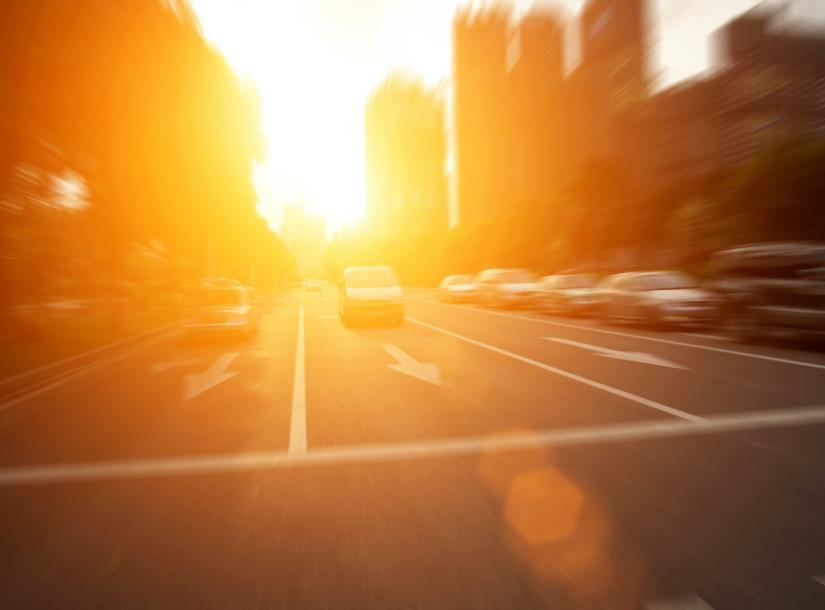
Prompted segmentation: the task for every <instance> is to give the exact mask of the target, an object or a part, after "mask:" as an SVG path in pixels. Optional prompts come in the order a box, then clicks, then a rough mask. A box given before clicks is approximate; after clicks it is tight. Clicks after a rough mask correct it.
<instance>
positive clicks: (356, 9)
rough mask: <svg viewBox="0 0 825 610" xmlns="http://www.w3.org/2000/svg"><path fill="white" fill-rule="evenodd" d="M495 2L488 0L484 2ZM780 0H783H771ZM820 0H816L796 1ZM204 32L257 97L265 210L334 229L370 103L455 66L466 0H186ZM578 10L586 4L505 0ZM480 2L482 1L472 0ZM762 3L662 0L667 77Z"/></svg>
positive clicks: (355, 169) (356, 173)
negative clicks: (320, 220) (300, 209)
mask: <svg viewBox="0 0 825 610" xmlns="http://www.w3.org/2000/svg"><path fill="white" fill-rule="evenodd" d="M489 1H490V0H487V2H489ZM774 1H778V0H774ZM797 1H799V2H802V3H804V2H806V1H807V2H816V1H817V0H797ZM191 2H192V5H193V7H194V9H195V11H196V12H197V14H198V17H199V19H200V22H201V26H202V28H203V30H204V33H205V35H206V37H207V38H208V39H209V40H210V41H211V42H212V44H214V45H215V46H217V47H218V48H219V49H220V50H221V52H222V53H223V54H224V55H225V56H226V58H227V60H228V61H229V62H230V64H231V65H232V66H233V68H234V69H235V70H236V71H237V72H238V73H239V74H240V75H241V76H242V77H243V78H245V79H249V80H251V81H252V82H253V84H254V86H255V87H256V88H257V89H258V91H259V93H260V96H261V106H262V114H263V117H262V120H263V129H264V132H265V136H266V138H267V157H266V161H265V162H264V163H263V164H262V165H261V166H260V167H259V168H258V169H257V171H256V176H255V180H256V184H257V187H258V192H259V199H260V202H259V209H260V211H261V214H262V215H263V216H264V217H266V218H267V219H268V220H270V223H271V224H272V225H273V226H275V227H277V226H278V224H279V221H280V212H281V209H282V205H283V204H284V203H287V202H296V201H303V202H304V205H305V207H306V209H307V210H308V211H309V212H311V213H316V214H322V215H324V216H325V217H326V219H327V223H328V226H329V227H331V228H332V229H337V228H340V227H341V226H343V225H346V224H352V223H355V222H357V220H358V219H359V218H360V217H362V216H363V213H364V205H365V194H364V142H363V115H364V106H365V103H366V101H367V98H368V97H369V94H370V92H371V91H372V90H373V89H374V88H375V87H376V86H377V85H378V84H379V83H380V82H381V80H382V79H383V78H384V77H385V76H387V74H388V73H390V72H392V71H394V70H397V69H403V70H407V71H412V72H414V73H416V74H418V75H419V76H420V77H421V78H422V79H423V80H424V81H425V82H427V83H428V84H431V85H436V84H438V83H439V82H442V81H444V80H445V79H446V78H447V77H448V75H449V70H450V57H451V50H450V28H451V20H452V16H453V14H454V12H455V9H456V7H457V6H458V5H459V4H465V3H466V2H464V1H462V0H191ZM500 3H502V4H509V5H511V6H512V7H513V8H514V11H515V12H516V13H519V12H524V11H526V10H528V9H529V8H530V6H531V5H533V6H554V7H558V8H561V9H562V10H565V11H570V12H575V11H577V10H578V9H579V8H580V7H581V5H582V3H583V0H536V1H535V2H530V1H529V0H502V1H501V2H500ZM476 4H478V2H476ZM754 4H755V0H655V2H654V36H655V38H656V39H658V43H657V44H656V45H655V47H654V53H655V55H654V57H655V61H656V64H655V69H656V71H657V75H658V77H659V82H660V84H666V83H672V82H676V81H678V80H680V79H682V78H685V77H687V76H690V75H691V74H695V73H696V72H699V71H701V70H703V69H705V68H706V67H707V66H708V64H709V61H710V58H709V54H708V51H707V47H708V44H707V36H708V34H709V33H710V32H712V31H713V30H715V29H716V28H718V27H719V26H720V25H722V24H723V23H725V22H726V21H727V20H728V19H730V18H731V17H732V16H734V15H737V14H739V13H741V12H743V11H745V10H747V9H748V8H750V7H751V6H753V5H754Z"/></svg>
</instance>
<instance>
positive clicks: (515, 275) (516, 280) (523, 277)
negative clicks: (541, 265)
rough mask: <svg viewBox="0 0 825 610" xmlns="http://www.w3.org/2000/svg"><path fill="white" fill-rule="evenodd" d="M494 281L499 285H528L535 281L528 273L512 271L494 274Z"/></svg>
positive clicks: (533, 276) (534, 277)
mask: <svg viewBox="0 0 825 610" xmlns="http://www.w3.org/2000/svg"><path fill="white" fill-rule="evenodd" d="M495 281H496V282H498V283H499V284H529V283H531V282H535V281H536V276H535V275H533V274H532V273H530V272H529V271H524V270H520V269H514V270H512V271H500V272H499V273H497V274H496V276H495Z"/></svg>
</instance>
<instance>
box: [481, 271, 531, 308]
mask: <svg viewBox="0 0 825 610" xmlns="http://www.w3.org/2000/svg"><path fill="white" fill-rule="evenodd" d="M476 290H477V294H478V301H479V302H480V303H482V304H484V305H487V306H489V307H532V306H533V305H534V304H535V303H536V297H537V296H538V294H539V293H538V284H537V283H536V276H535V274H534V273H533V272H532V271H530V270H528V269H485V270H484V271H482V272H481V273H479V274H478V276H477V277H476Z"/></svg>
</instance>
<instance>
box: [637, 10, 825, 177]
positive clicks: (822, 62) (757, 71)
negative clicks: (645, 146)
mask: <svg viewBox="0 0 825 610" xmlns="http://www.w3.org/2000/svg"><path fill="white" fill-rule="evenodd" d="M781 16H782V13H781V11H780V10H777V9H768V8H764V7H763V8H759V9H755V10H752V11H750V12H748V13H745V14H744V15H742V16H740V17H738V18H736V19H734V20H732V21H731V22H729V23H727V24H726V25H724V26H723V27H722V28H720V29H719V30H718V31H717V32H715V34H714V37H713V43H714V46H715V49H716V50H717V57H716V62H717V65H716V67H715V69H714V70H713V71H712V72H711V73H709V74H707V75H702V76H700V77H697V78H695V79H692V80H690V81H687V82H685V83H680V84H678V85H676V86H674V87H671V88H669V89H666V90H664V91H662V92H659V93H658V94H657V95H655V96H653V97H652V98H651V100H650V107H651V109H652V112H651V114H650V117H649V124H648V132H649V140H650V143H651V146H650V158H651V169H652V175H653V176H654V177H655V178H656V179H657V180H658V181H660V182H669V181H677V180H682V179H690V178H693V177H698V176H701V175H703V174H708V173H711V172H714V171H719V170H722V171H724V170H726V169H729V168H733V167H736V166H737V165H740V164H741V163H743V162H745V161H747V160H748V159H750V158H752V157H753V156H754V155H756V154H757V153H758V152H759V151H760V150H762V149H763V148H764V147H766V146H767V145H769V144H770V143H771V142H774V141H776V140H777V139H780V138H783V137H789V136H795V135H803V134H807V135H819V136H825V33H817V32H812V31H804V30H800V29H798V28H794V27H793V26H789V25H788V24H787V23H783V22H782V21H781V19H780V17H781Z"/></svg>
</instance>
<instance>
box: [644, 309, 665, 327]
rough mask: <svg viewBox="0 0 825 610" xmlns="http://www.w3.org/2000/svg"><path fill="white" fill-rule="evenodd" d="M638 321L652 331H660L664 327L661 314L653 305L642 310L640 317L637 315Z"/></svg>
mask: <svg viewBox="0 0 825 610" xmlns="http://www.w3.org/2000/svg"><path fill="white" fill-rule="evenodd" d="M638 320H639V322H641V323H642V324H644V325H645V326H646V327H647V328H650V329H653V330H661V329H662V328H663V327H664V320H662V312H661V311H660V310H659V308H658V307H656V306H655V305H648V306H647V307H645V308H643V309H642V311H641V312H640V315H638Z"/></svg>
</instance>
